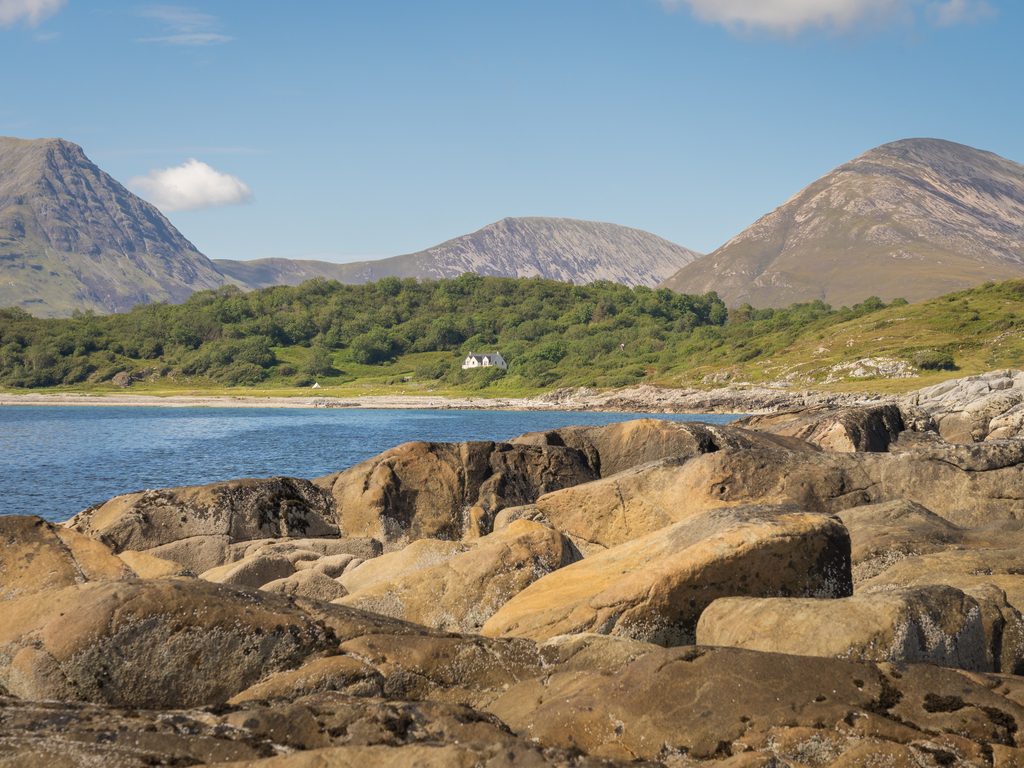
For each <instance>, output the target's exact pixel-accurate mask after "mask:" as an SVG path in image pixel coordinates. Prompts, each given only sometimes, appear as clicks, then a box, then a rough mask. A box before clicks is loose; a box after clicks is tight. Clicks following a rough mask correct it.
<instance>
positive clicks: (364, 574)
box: [338, 539, 472, 594]
mask: <svg viewBox="0 0 1024 768" xmlns="http://www.w3.org/2000/svg"><path fill="white" fill-rule="evenodd" d="M471 547H472V544H471V543H469V542H462V541H445V540H443V539H420V540H418V541H414V542H413V543H412V544H409V545H408V546H406V547H405V548H403V549H399V550H397V551H395V552H388V553H387V554H384V555H381V556H380V557H376V558H374V559H373V560H367V561H366V562H364V563H362V564H361V565H360V566H359V567H358V568H354V569H352V570H350V571H346V572H345V573H343V574H342V575H341V576H340V577H338V581H339V582H340V583H341V584H343V585H344V586H345V588H346V589H347V590H348V591H349V594H354V593H356V592H360V591H362V590H364V589H368V588H370V587H372V586H374V585H376V584H383V583H385V582H388V581H391V580H393V579H400V578H402V577H403V576H405V575H406V574H410V573H414V572H416V571H420V570H423V569H424V568H432V567H433V566H435V565H441V564H442V563H446V562H448V561H449V560H450V559H451V558H452V557H453V556H455V555H457V554H458V553H459V552H466V551H468V550H469V549H470V548H471Z"/></svg>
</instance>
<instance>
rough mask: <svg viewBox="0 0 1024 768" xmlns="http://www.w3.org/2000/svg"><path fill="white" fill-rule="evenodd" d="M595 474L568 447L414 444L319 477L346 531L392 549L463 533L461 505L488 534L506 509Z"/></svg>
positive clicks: (318, 481) (450, 537)
mask: <svg viewBox="0 0 1024 768" xmlns="http://www.w3.org/2000/svg"><path fill="white" fill-rule="evenodd" d="M594 477H595V474H594V472H593V471H592V470H591V469H590V467H589V466H588V464H587V462H586V460H585V458H584V457H583V456H582V454H580V453H579V452H578V451H576V450H572V449H568V448H565V447H555V446H530V445H511V444H509V443H491V442H466V443H423V442H415V443H406V444H404V445H400V446H398V447H396V448H392V449H390V450H388V451H385V452H384V453H382V454H380V455H379V456H376V457H374V458H372V459H368V460H367V461H364V462H362V463H360V464H357V465H356V466H354V467H352V468H350V469H347V470H345V471H344V472H339V473H336V474H334V475H329V476H327V477H322V478H319V479H317V480H315V481H314V482H315V483H316V485H317V486H318V487H320V488H323V489H324V491H325V492H326V493H328V494H330V496H331V498H332V499H333V501H334V505H335V509H336V516H337V520H338V523H339V525H340V526H341V529H342V532H343V535H346V536H372V537H374V538H376V539H379V540H381V541H383V542H386V543H388V545H389V547H390V548H392V549H394V548H398V547H401V546H404V544H406V543H408V542H409V541H415V540H417V539H424V538H440V539H449V540H458V539H461V538H463V537H464V536H465V535H466V534H467V533H469V531H468V529H467V525H466V520H464V519H463V514H462V510H463V509H464V508H465V509H469V508H471V507H474V506H477V507H480V508H481V510H482V514H483V515H484V516H485V517H487V518H488V519H487V521H486V522H481V526H482V528H483V529H486V530H484V531H483V532H486V531H487V530H489V525H490V520H491V519H493V515H494V514H495V513H496V512H498V511H499V510H500V509H502V508H503V507H505V506H517V505H521V504H525V503H529V502H531V501H533V500H534V499H535V498H536V497H537V496H539V495H541V494H543V493H546V492H548V491H552V490H556V489H558V488H563V487H565V486H569V485H575V484H577V483H581V482H586V481H588V480H592V479H593V478H594ZM480 532H481V530H478V531H477V533H480Z"/></svg>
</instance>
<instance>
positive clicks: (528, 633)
mask: <svg viewBox="0 0 1024 768" xmlns="http://www.w3.org/2000/svg"><path fill="white" fill-rule="evenodd" d="M849 546H850V542H849V536H848V534H847V532H846V529H845V528H844V527H843V526H842V524H841V523H840V522H839V520H838V519H836V518H832V517H829V516H826V515H821V514H815V513H807V512H804V511H803V510H800V509H798V508H795V507H770V506H756V505H755V506H749V507H740V508H735V509H728V510H711V511H708V512H705V513H703V514H701V515H695V516H693V517H691V518H689V519H687V520H684V521H682V522H680V523H676V524H675V525H671V526H668V527H666V528H664V529H662V530H660V531H656V532H654V533H651V534H648V535H646V536H642V537H640V538H638V539H636V540H634V541H631V542H629V543H626V544H622V545H619V546H618V547H614V548H612V549H610V550H608V551H607V552H603V553H600V554H594V555H592V556H591V557H588V558H587V559H585V560H582V561H580V562H577V563H574V564H572V565H569V566H566V567H565V568H562V569H561V570H558V571H555V572H554V573H552V574H549V575H548V576H546V577H544V578H543V579H541V580H539V581H537V582H535V583H533V584H531V585H530V586H529V587H527V588H526V589H525V590H523V591H522V592H520V593H519V594H518V595H516V596H515V597H513V598H512V599H511V600H509V601H508V602H507V603H505V605H504V606H503V607H502V608H501V609H500V610H499V611H498V612H497V613H496V614H495V615H494V616H492V617H491V619H490V620H489V621H488V622H487V623H486V624H485V625H484V628H483V633H484V634H485V635H488V636H492V637H498V636H505V637H529V638H532V639H534V640H544V639H547V638H550V637H554V636H556V635H562V634H570V633H578V632H598V633H601V634H615V635H621V636H624V637H632V638H636V639H639V640H644V641H647V642H653V643H657V644H659V645H682V644H685V643H692V642H693V638H694V631H695V629H696V626H697V620H698V618H699V617H700V614H701V611H703V610H704V609H705V608H706V607H707V606H708V605H709V604H711V602H712V601H714V600H715V599H717V598H719V597H725V596H728V595H757V596H766V595H792V596H804V595H818V596H823V597H841V596H844V595H849V594H852V592H853V587H852V583H851V581H850V560H849Z"/></svg>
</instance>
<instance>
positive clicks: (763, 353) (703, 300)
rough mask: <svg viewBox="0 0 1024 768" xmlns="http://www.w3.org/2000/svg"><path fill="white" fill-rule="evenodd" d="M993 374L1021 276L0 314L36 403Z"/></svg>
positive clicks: (801, 384)
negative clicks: (916, 291) (148, 395)
mask: <svg viewBox="0 0 1024 768" xmlns="http://www.w3.org/2000/svg"><path fill="white" fill-rule="evenodd" d="M494 349H497V350H500V351H501V352H502V354H503V355H504V357H505V358H506V360H508V362H509V370H508V372H507V374H505V373H503V372H501V371H497V370H495V369H490V370H483V371H462V370H461V368H460V362H461V360H462V358H463V357H464V356H465V354H466V353H467V352H469V351H475V352H483V351H490V350H494ZM999 367H1024V280H1009V281H1005V282H1002V283H988V284H985V285H983V286H979V287H976V288H971V289H967V290H964V291H959V292H957V293H952V294H949V295H947V296H943V297H940V298H937V299H930V300H928V301H925V302H921V303H918V304H907V303H906V302H904V301H902V300H898V299H897V300H894V301H892V302H891V303H890V304H889V305H886V304H885V303H883V302H882V301H881V300H879V299H878V298H876V297H870V298H868V299H865V300H864V301H862V302H860V303H858V304H856V305H854V306H853V307H852V308H846V307H844V308H842V309H840V310H834V309H832V308H831V307H829V306H828V305H826V304H824V303H822V302H820V301H815V302H808V303H804V304H795V305H792V306H790V307H789V308H786V309H771V308H768V309H754V308H752V307H750V306H749V305H745V306H742V307H739V308H735V309H732V310H728V311H727V310H726V308H725V307H724V304H723V303H722V301H721V300H720V299H718V297H717V296H716V295H714V294H706V295H704V296H696V295H679V294H675V293H673V292H672V291H669V290H665V289H661V290H655V291H652V290H651V289H649V288H645V287H642V286H639V287H636V288H632V289H630V288H627V287H625V286H622V285H617V284H613V283H605V282H597V283H592V284H589V285H585V286H575V285H571V284H566V283H558V282H555V281H551V280H539V279H526V278H523V279H512V278H498V277H480V276H479V275H473V274H467V275H463V276H461V277H459V278H456V279H454V280H439V281H424V282H418V281H416V280H415V279H411V278H409V279H405V280H398V279H397V278H384V279H382V280H380V281H378V282H377V283H369V284H366V285H358V286H353V285H342V284H340V283H337V282H334V281H325V280H311V281H307V282H305V283H303V284H302V285H300V286H298V287H286V286H277V287H274V288H268V289H263V290H259V291H253V292H251V293H248V294H243V293H241V292H239V291H237V290H236V289H233V288H230V287H229V288H221V289H217V290H211V291H203V292H200V293H197V294H194V295H193V296H192V297H190V298H189V299H188V300H187V301H186V302H185V303H184V304H182V305H167V304H151V305H146V306H139V307H136V308H134V309H133V310H132V311H131V312H127V313H123V314H117V315H107V316H98V315H93V314H91V313H78V314H76V316H75V317H74V318H71V319H66V320H61V319H39V318H35V317H32V316H30V315H28V314H27V313H25V312H23V311H21V310H18V309H8V310H0V386H3V387H4V388H7V389H35V390H44V391H47V390H49V391H69V390H73V391H83V390H84V391H104V390H115V389H118V386H117V384H116V383H115V382H118V381H120V382H121V383H124V380H125V379H127V378H128V377H129V376H131V378H133V379H134V380H135V383H134V384H133V385H132V386H133V391H142V392H153V393H159V392H163V393H172V392H181V391H188V392H192V391H236V390H234V389H232V388H244V389H249V390H257V391H259V392H262V391H264V390H265V391H266V392H267V393H268V394H270V393H273V394H288V393H299V392H305V391H307V390H308V387H309V386H310V385H311V384H312V383H313V382H314V381H318V382H320V383H321V385H322V386H324V387H328V388H330V390H331V394H332V395H338V394H342V395H344V394H352V395H356V394H367V393H370V392H374V391H383V390H387V391H390V392H404V393H413V392H424V393H426V392H428V391H433V392H438V393H440V392H452V393H469V392H479V393H480V394H481V395H487V396H524V395H529V394H535V393H537V392H541V391H544V390H546V389H550V388H552V387H558V386H587V387H597V388H615V387H623V386H627V385H631V384H636V383H640V382H648V383H653V384H658V385H662V386H673V387H679V386H703V387H713V386H722V385H725V384H732V385H742V384H743V383H749V384H767V385H772V386H779V387H786V388H797V389H825V390H829V389H832V390H870V391H886V392H901V391H910V390H912V389H917V388H920V387H922V386H926V385H928V384H931V383H935V382H937V381H940V380H942V379H945V378H950V377H954V376H963V375H969V374H973V373H980V372H983V371H987V370H991V369H993V368H999Z"/></svg>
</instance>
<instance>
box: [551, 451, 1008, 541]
mask: <svg viewBox="0 0 1024 768" xmlns="http://www.w3.org/2000/svg"><path fill="white" fill-rule="evenodd" d="M672 462H673V460H670V459H666V460H663V461H662V462H655V463H652V464H649V465H646V466H645V467H642V468H638V470H634V472H638V471H640V470H643V471H644V472H647V473H653V474H655V475H657V474H661V475H664V476H666V478H667V479H666V480H664V481H663V485H665V486H668V484H669V483H671V487H672V489H673V491H672V493H674V494H676V497H677V499H678V501H677V505H678V511H677V512H675V514H676V516H677V518H678V519H681V518H684V517H686V516H687V515H689V514H692V513H693V512H695V511H699V510H702V509H709V508H713V507H724V506H731V505H738V504H750V503H771V504H782V503H789V504H797V505H799V506H802V507H804V508H805V509H810V510H818V511H823V512H829V513H837V512H841V511H843V510H845V509H851V508H853V507H858V506H863V505H866V504H875V503H882V502H887V501H896V500H905V501H912V502H916V503H917V504H920V505H922V506H923V507H925V508H927V509H929V510H931V511H932V512H934V513H935V514H937V515H940V516H941V517H943V518H945V519H946V520H948V521H950V522H952V523H955V524H956V525H960V526H963V527H978V526H983V525H987V524H989V523H992V522H994V521H997V520H1006V519H1020V518H1024V441H1021V440H994V441H990V442H986V443H981V444H978V445H969V446H967V445H950V446H946V447H942V448H932V449H920V450H916V451H907V452H903V453H897V454H878V453H806V452H796V451H767V450H761V449H754V450H741V451H733V450H728V449H726V450H721V451H717V452H715V453H709V454H704V455H701V456H696V457H694V458H692V459H688V460H686V461H684V462H682V463H676V464H675V466H676V467H678V469H677V470H676V472H678V477H675V476H673V464H672ZM611 479H612V478H609V480H611ZM639 485H640V484H639V482H638V481H637V482H634V483H632V485H630V484H624V485H623V486H622V487H623V499H622V502H621V504H620V506H622V507H623V509H624V510H626V512H628V511H629V510H631V509H632V508H633V507H636V506H637V505H639V504H640V503H641V502H640V501H637V500H636V499H634V498H632V496H631V495H627V493H626V492H627V491H629V490H630V489H631V488H632V487H634V486H636V487H639ZM647 485H655V483H654V480H652V481H649V482H647ZM572 490H574V489H570V490H569V491H562V492H561V493H562V494H565V495H568V494H569V493H571V491H572ZM667 495H668V492H666V497H667ZM563 498H565V497H563ZM604 499H605V501H604V503H605V505H607V504H608V501H607V499H608V495H607V494H605V496H604ZM545 505H547V506H545ZM537 506H538V508H539V509H541V510H542V511H543V512H544V513H545V514H546V515H547V516H548V518H549V519H551V521H552V523H553V524H554V525H555V526H556V527H558V528H560V529H562V530H566V531H567V532H573V531H572V529H571V528H567V527H566V526H565V525H563V524H562V523H561V522H560V520H559V519H558V516H557V515H555V514H554V512H553V511H552V509H551V508H550V506H551V502H550V501H549V500H548V499H545V498H544V497H542V498H540V499H538V500H537ZM626 512H623V513H622V514H623V515H625V514H626Z"/></svg>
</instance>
